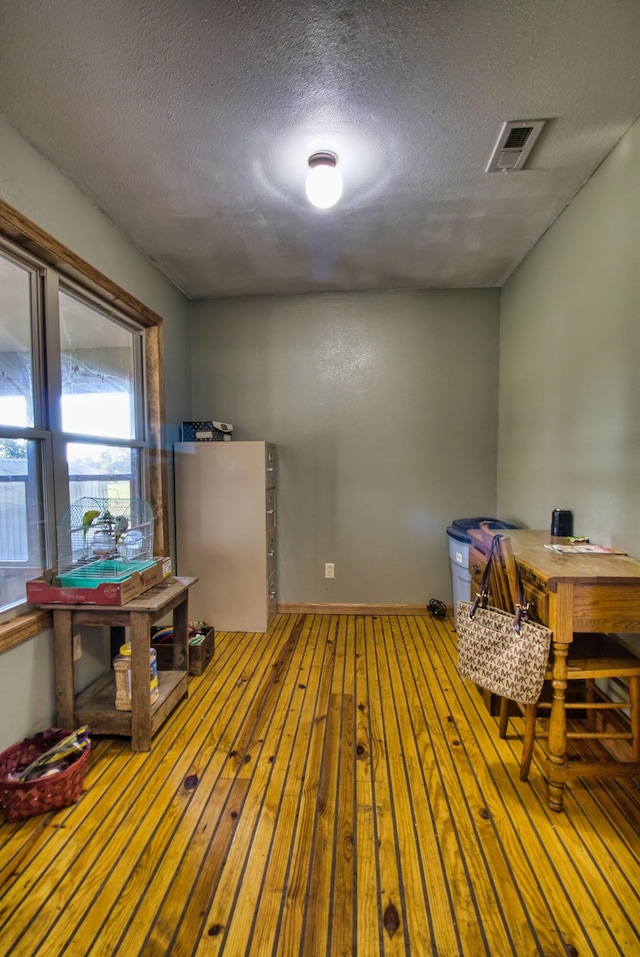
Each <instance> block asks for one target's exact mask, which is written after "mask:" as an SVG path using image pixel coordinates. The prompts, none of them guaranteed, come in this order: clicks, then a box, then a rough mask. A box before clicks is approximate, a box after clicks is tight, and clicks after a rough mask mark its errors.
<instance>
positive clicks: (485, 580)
mask: <svg viewBox="0 0 640 957" xmlns="http://www.w3.org/2000/svg"><path fill="white" fill-rule="evenodd" d="M504 538H505V536H504V535H494V536H493V541H492V542H491V551H490V552H489V558H488V559H487V564H486V565H485V569H484V574H483V576H482V581H481V582H480V591H479V592H478V594H477V595H476V597H475V599H474V601H473V604H472V605H471V609H470V611H469V618H470V619H471V621H473V616H474V615H475V613H476V609H477V608H478V606H481V607H482V608H486V607H487V606H488V604H489V579H490V577H491V568H492V562H493V560H494V558H495V557H496V551H497V549H496V546H497V547H498V549H499V547H500V542H501V541H502V540H503V539H504ZM514 564H515V563H514ZM515 577H516V602H515V608H514V609H513V626H514V630H515V632H516V634H517V635H519V634H520V622H521V621H529V602H528V601H526V600H525V597H524V590H523V588H522V580H521V578H520V572H519V571H518V566H517V565H516V566H515Z"/></svg>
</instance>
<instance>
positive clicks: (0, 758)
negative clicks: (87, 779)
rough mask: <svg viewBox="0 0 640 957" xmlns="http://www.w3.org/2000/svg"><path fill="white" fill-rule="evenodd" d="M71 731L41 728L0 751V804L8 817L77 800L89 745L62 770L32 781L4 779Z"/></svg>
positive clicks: (64, 804)
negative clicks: (41, 730)
mask: <svg viewBox="0 0 640 957" xmlns="http://www.w3.org/2000/svg"><path fill="white" fill-rule="evenodd" d="M71 733H72V732H71V731H60V730H58V729H52V730H51V731H43V732H41V733H40V734H36V735H34V736H33V737H32V738H25V740H24V741H21V742H20V744H14V745H13V747H11V748H8V749H7V750H6V751H3V752H2V754H0V806H1V807H2V808H3V809H4V813H5V817H6V818H7V820H8V821H19V820H20V819H21V818H25V817H32V816H33V815H34V814H44V813H46V812H47V811H54V810H56V808H61V807H67V806H68V805H69V804H75V802H76V801H77V800H79V798H80V795H81V794H82V784H83V781H84V773H85V770H86V766H87V760H88V758H89V751H90V750H91V746H90V745H88V746H87V747H86V748H85V749H84V751H83V752H82V753H81V754H80V755H79V756H78V758H77V759H76V760H75V761H74V762H73V764H71V765H69V767H68V768H66V769H65V770H64V771H59V772H58V773H57V774H52V775H50V776H49V777H46V778H40V779H39V780H35V781H28V782H25V781H7V775H8V774H10V773H11V772H13V771H16V770H18V769H19V768H24V767H26V766H27V765H28V764H30V763H31V762H32V761H35V759H36V758H37V757H39V756H40V755H41V754H44V753H45V751H48V750H49V748H52V747H53V746H54V745H55V744H58V742H59V741H62V739H63V738H66V737H67V736H68V735H69V734H71Z"/></svg>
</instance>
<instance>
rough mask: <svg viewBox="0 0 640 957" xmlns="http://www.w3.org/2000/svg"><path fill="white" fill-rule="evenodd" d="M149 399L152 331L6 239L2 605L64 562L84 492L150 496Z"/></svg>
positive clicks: (1, 292)
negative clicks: (63, 528) (74, 508)
mask: <svg viewBox="0 0 640 957" xmlns="http://www.w3.org/2000/svg"><path fill="white" fill-rule="evenodd" d="M145 407H146V404H145V379H144V330H143V329H142V328H141V327H140V326H139V325H137V324H136V323H134V322H133V321H132V319H130V318H129V317H127V316H125V315H124V314H120V313H119V312H117V311H115V310H114V309H113V308H111V307H110V306H109V304H108V303H107V302H106V301H104V300H101V298H100V297H98V296H96V295H95V294H94V293H93V292H92V291H91V292H90V291H89V290H86V289H83V288H81V287H79V286H76V285H75V284H73V283H72V282H71V281H70V280H69V279H68V278H66V277H65V276H63V275H61V274H59V273H58V272H57V270H55V269H54V268H53V267H51V266H49V265H47V264H46V263H45V262H40V261H38V260H35V259H32V258H30V257H29V256H28V255H27V254H26V253H24V252H22V251H21V250H19V249H17V248H16V247H13V246H12V245H10V244H8V243H5V242H4V241H3V242H2V245H0V614H4V616H5V617H6V616H7V613H10V612H11V610H12V609H14V610H15V609H16V608H17V607H18V606H19V605H21V604H23V603H24V602H25V583H26V581H27V580H28V579H29V578H33V577H35V576H36V575H38V574H39V573H40V572H41V571H42V570H43V569H44V568H46V567H49V566H55V565H56V535H55V531H56V528H57V527H58V524H59V523H60V522H61V520H62V519H63V516H64V515H65V514H66V512H67V510H68V508H69V506H70V504H71V503H72V502H73V501H75V500H76V499H78V498H82V497H84V496H90V497H97V498H144V497H146V496H145V492H144V490H145V487H146V484H145V479H146V475H145V462H146V457H145V455H144V450H145V448H146V444H147V443H146V432H147V429H146V421H145ZM14 613H15V611H14Z"/></svg>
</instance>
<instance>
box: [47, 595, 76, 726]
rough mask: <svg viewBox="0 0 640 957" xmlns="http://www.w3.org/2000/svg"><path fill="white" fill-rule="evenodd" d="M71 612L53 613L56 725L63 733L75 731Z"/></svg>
mask: <svg viewBox="0 0 640 957" xmlns="http://www.w3.org/2000/svg"><path fill="white" fill-rule="evenodd" d="M72 615H73V612H71V611H68V610H64V611H54V613H53V670H54V682H55V692H56V724H57V726H58V727H59V728H62V729H63V730H65V731H73V730H74V729H75V726H76V725H75V689H74V680H73V618H72Z"/></svg>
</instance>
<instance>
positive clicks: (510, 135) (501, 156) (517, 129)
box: [485, 120, 545, 173]
mask: <svg viewBox="0 0 640 957" xmlns="http://www.w3.org/2000/svg"><path fill="white" fill-rule="evenodd" d="M544 124H545V121H544V120H509V121H508V122H507V123H504V124H503V126H502V129H501V130H500V136H499V137H498V142H497V143H496V145H495V149H494V151H493V153H492V154H491V159H490V160H489V165H488V166H487V168H486V171H485V172H487V173H511V172H513V171H514V170H520V169H522V167H523V166H524V164H525V163H526V162H527V159H528V158H529V153H530V152H531V150H532V149H533V145H534V143H535V141H536V140H537V139H538V137H539V136H540V133H541V131H542V127H543V126H544Z"/></svg>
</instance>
